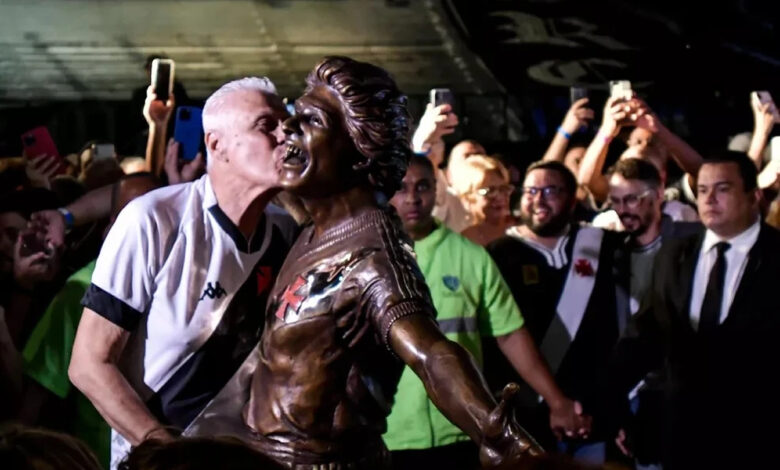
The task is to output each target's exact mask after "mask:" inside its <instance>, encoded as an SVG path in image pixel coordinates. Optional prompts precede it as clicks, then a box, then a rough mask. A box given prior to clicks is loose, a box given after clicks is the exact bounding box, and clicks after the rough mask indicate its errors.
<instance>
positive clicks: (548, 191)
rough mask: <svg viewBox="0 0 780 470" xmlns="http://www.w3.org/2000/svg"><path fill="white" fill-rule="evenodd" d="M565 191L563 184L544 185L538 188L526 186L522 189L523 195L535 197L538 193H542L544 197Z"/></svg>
mask: <svg viewBox="0 0 780 470" xmlns="http://www.w3.org/2000/svg"><path fill="white" fill-rule="evenodd" d="M564 191H565V189H564V188H563V187H561V186H544V187H542V188H537V187H536V186H526V187H524V188H523V189H522V192H523V197H530V198H533V197H536V195H537V194H541V195H542V199H549V198H552V197H557V196H558V195H559V194H561V193H563V192H564Z"/></svg>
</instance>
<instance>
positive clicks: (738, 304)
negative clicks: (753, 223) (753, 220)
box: [726, 223, 776, 321]
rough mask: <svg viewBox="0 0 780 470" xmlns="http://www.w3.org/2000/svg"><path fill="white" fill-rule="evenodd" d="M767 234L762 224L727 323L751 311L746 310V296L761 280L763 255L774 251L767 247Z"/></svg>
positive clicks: (727, 317)
mask: <svg viewBox="0 0 780 470" xmlns="http://www.w3.org/2000/svg"><path fill="white" fill-rule="evenodd" d="M766 233H767V229H766V227H765V226H764V224H763V223H762V224H761V231H760V232H759V233H758V240H756V243H755V244H754V245H753V247H752V248H751V249H750V251H749V252H748V259H747V265H746V266H745V271H744V272H743V273H742V278H741V279H740V280H739V285H738V286H737V291H736V292H735V293H734V300H733V301H732V302H731V307H730V308H729V313H728V315H727V316H726V320H727V321H728V320H729V319H730V318H733V317H734V316H735V315H741V313H740V312H748V310H749V309H746V308H744V306H743V303H744V302H745V301H746V296H748V294H749V293H750V287H751V286H753V285H755V284H756V282H758V281H759V279H760V276H758V273H759V268H760V267H761V264H762V260H761V254H762V253H767V251H766V250H769V249H773V248H772V247H767V246H766V245H768V241H767V239H766ZM774 249H776V248H774Z"/></svg>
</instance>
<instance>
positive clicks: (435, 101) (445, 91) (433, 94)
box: [430, 88, 455, 108]
mask: <svg viewBox="0 0 780 470" xmlns="http://www.w3.org/2000/svg"><path fill="white" fill-rule="evenodd" d="M430 101H431V104H432V105H433V106H434V107H436V106H441V105H443V104H448V105H450V106H452V107H453V108H454V107H455V95H454V94H453V93H452V91H450V89H449V88H434V89H432V90H431V91H430Z"/></svg>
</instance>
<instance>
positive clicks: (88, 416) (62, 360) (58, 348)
mask: <svg viewBox="0 0 780 470" xmlns="http://www.w3.org/2000/svg"><path fill="white" fill-rule="evenodd" d="M94 269H95V261H92V262H90V263H89V264H87V265H86V266H84V267H83V268H81V269H80V270H78V271H76V272H75V273H74V274H73V275H72V276H71V277H70V278H68V280H67V282H66V283H65V286H64V287H63V288H62V290H60V292H59V293H58V294H57V295H56V296H55V297H54V299H53V300H52V302H51V303H50V304H49V307H48V308H47V309H46V312H45V313H44V314H43V317H41V319H40V321H39V322H38V324H37V325H36V326H35V329H34V330H33V332H32V334H31V335H30V338H29V339H28V340H27V344H26V345H25V347H24V351H22V357H23V359H24V373H25V375H26V376H27V377H28V378H30V379H32V380H33V381H34V382H35V383H34V384H28V386H27V388H26V390H27V395H26V396H27V398H26V400H25V401H26V402H27V403H25V408H27V409H31V408H32V407H33V406H32V405H31V404H30V403H29V402H30V401H34V402H36V403H38V404H39V405H40V406H37V407H35V408H37V409H36V410H35V411H33V413H41V414H43V413H49V412H50V411H51V408H52V407H51V406H45V405H44V403H42V402H45V401H46V400H47V397H46V395H47V393H51V394H54V395H55V396H57V398H59V399H61V400H63V401H65V402H66V403H67V406H58V407H57V408H58V411H59V414H60V415H61V416H60V419H59V420H58V421H61V422H62V423H60V424H63V425H66V426H67V429H63V430H64V431H67V432H68V433H70V434H73V435H74V436H76V437H78V438H80V439H82V440H83V441H84V442H85V443H86V444H87V445H88V446H89V448H90V449H92V450H93V451H94V452H95V454H96V455H97V456H98V459H99V460H100V463H101V464H103V465H104V466H105V467H106V468H108V462H109V451H110V448H111V428H109V427H108V424H106V422H105V421H104V420H103V418H102V417H101V416H100V414H99V413H98V412H97V410H96V409H95V408H94V407H93V406H92V404H91V403H90V402H89V400H87V398H86V397H85V396H84V395H82V394H81V393H79V392H78V391H75V393H74V389H73V384H71V383H70V380H68V364H69V363H70V352H71V350H72V349H73V340H74V339H75V337H76V328H77V327H78V325H79V320H80V319H81V312H82V310H83V307H82V306H81V298H82V297H83V296H84V293H85V292H86V291H87V287H89V285H90V282H91V279H92V271H93V270H94ZM41 388H43V389H45V391H44V390H42V389H41ZM28 413H29V412H28ZM24 418H25V420H31V421H37V422H41V423H47V422H49V421H51V416H36V417H32V416H29V415H28V416H25V417H24Z"/></svg>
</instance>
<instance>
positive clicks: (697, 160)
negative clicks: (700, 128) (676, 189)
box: [629, 98, 704, 186]
mask: <svg viewBox="0 0 780 470" xmlns="http://www.w3.org/2000/svg"><path fill="white" fill-rule="evenodd" d="M633 101H635V102H636V104H637V106H636V109H635V110H633V111H632V116H629V118H630V119H631V120H632V121H634V122H635V125H636V126H637V127H641V128H643V129H646V130H648V131H650V132H652V133H653V134H654V135H655V138H657V139H658V140H659V141H660V142H661V144H662V145H663V146H664V147H666V149H667V150H669V154H670V155H671V157H672V159H673V160H674V161H675V162H677V165H679V167H680V168H681V169H682V170H683V171H684V172H686V173H687V174H688V177H689V178H690V179H691V181H690V183H691V186H695V185H694V184H693V180H694V179H695V178H696V175H697V174H698V173H699V168H700V167H701V165H702V163H703V162H704V159H703V158H702V156H701V155H699V152H697V151H696V150H694V149H693V147H691V146H690V145H688V144H687V143H686V142H685V141H684V140H682V139H681V138H680V137H678V136H677V135H675V134H674V133H673V132H672V131H670V130H669V129H668V128H667V127H666V126H664V124H663V123H662V122H661V120H660V119H658V116H656V115H655V113H653V111H652V110H651V109H650V107H649V106H647V103H645V102H644V101H642V100H640V99H639V98H634V100H633ZM634 116H635V119H634Z"/></svg>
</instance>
